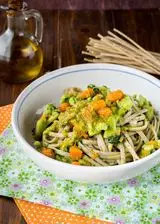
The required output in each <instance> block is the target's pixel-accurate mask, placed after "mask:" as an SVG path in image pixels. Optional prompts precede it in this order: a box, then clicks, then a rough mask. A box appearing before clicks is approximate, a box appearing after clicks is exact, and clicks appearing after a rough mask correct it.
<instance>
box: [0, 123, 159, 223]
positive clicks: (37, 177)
mask: <svg viewBox="0 0 160 224" xmlns="http://www.w3.org/2000/svg"><path fill="white" fill-rule="evenodd" d="M0 174H1V175H0V194H1V195H5V196H9V197H14V198H19V199H24V200H28V201H31V202H36V203H40V204H43V205H48V206H51V207H56V208H59V209H62V210H66V211H70V212H73V213H76V214H81V215H86V216H89V217H95V218H97V219H101V220H113V221H114V222H115V223H116V224H132V223H133V224H150V223H151V224H152V223H154V224H156V223H160V165H157V166H156V167H154V168H153V169H151V170H150V171H148V172H147V173H145V174H143V175H141V176H137V177H136V178H133V179H130V180H127V181H123V182H118V183H114V184H106V185H105V184H103V185H98V184H80V183H78V182H73V181H67V180H66V181H64V180H60V179H58V178H57V177H56V176H54V175H52V174H51V173H49V172H47V171H43V170H41V169H40V168H39V167H38V166H37V165H36V164H35V163H34V162H33V161H32V160H30V159H29V158H28V156H27V155H26V154H25V153H24V152H23V150H22V148H21V146H20V145H19V144H18V143H17V140H16V138H15V136H14V134H13V130H12V127H11V126H9V127H8V128H7V129H6V130H5V131H4V132H3V135H2V136H0Z"/></svg>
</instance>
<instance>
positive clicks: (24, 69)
mask: <svg viewBox="0 0 160 224" xmlns="http://www.w3.org/2000/svg"><path fill="white" fill-rule="evenodd" d="M13 2H14V4H12V3H13ZM15 2H16V1H15V0H13V1H12V0H11V1H9V4H8V10H7V13H6V14H7V29H6V30H5V31H4V33H2V35H1V36H0V73H1V76H2V77H3V79H4V81H6V82H10V83H23V82H26V81H29V80H32V79H34V78H36V77H37V76H38V75H39V74H40V71H41V69H42V65H43V52H42V49H41V47H40V42H41V41H42V35H43V19H42V16H41V15H40V13H39V12H38V11H37V10H33V9H31V10H26V9H21V8H20V4H17V5H16V4H15ZM17 2H18V3H19V1H17ZM31 17H33V18H34V19H35V34H32V33H28V30H27V29H26V21H27V20H28V19H30V18H31Z"/></svg>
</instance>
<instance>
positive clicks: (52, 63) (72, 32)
mask: <svg viewBox="0 0 160 224" xmlns="http://www.w3.org/2000/svg"><path fill="white" fill-rule="evenodd" d="M41 13H42V15H43V18H44V23H45V26H44V38H43V44H42V48H43V51H44V72H47V71H51V70H55V69H57V68H60V67H64V66H68V65H73V64H78V63H84V61H83V56H82V54H81V50H82V49H84V48H85V45H86V44H87V42H88V38H89V37H96V35H97V33H101V34H103V35H104V34H106V33H107V30H112V29H113V28H114V27H116V28H118V29H119V30H121V31H123V32H125V33H126V34H127V35H129V36H130V37H131V38H133V39H134V40H135V41H137V42H138V43H139V44H141V45H142V46H143V47H145V48H146V49H148V50H152V51H157V52H160V11H159V10H158V9H157V10H144V11H142V10H137V11H132V10H130V11H119V10H118V11H101V10H100V11H91V10H90V11H57V10H56V11H53V10H42V11H41ZM2 24H3V20H0V27H1V26H2ZM28 84H29V83H25V84H19V85H11V84H6V83H4V82H2V81H1V80H0V106H3V105H7V104H10V103H14V101H15V100H16V98H17V96H18V95H19V94H20V92H21V91H22V90H23V89H24V88H25V87H26V86H27V85H28ZM24 223H26V222H25V221H24V219H23V217H22V216H21V213H20V212H19V210H18V208H17V207H16V205H15V204H14V202H13V200H12V199H9V198H5V197H0V224H24ZM37 224H38V223H37Z"/></svg>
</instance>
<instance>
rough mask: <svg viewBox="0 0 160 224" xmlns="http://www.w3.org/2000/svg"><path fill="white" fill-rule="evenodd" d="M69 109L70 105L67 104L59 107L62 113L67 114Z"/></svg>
mask: <svg viewBox="0 0 160 224" xmlns="http://www.w3.org/2000/svg"><path fill="white" fill-rule="evenodd" d="M69 107H70V104H69V103H66V102H65V103H62V104H61V105H60V106H59V109H60V111H61V112H65V111H66V110H67V109H68V108H69Z"/></svg>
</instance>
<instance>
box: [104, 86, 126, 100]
mask: <svg viewBox="0 0 160 224" xmlns="http://www.w3.org/2000/svg"><path fill="white" fill-rule="evenodd" d="M123 97H124V93H123V92H122V91H121V90H119V89H118V90H116V91H113V92H110V93H108V95H107V99H108V100H109V101H111V102H115V101H117V100H121V99H122V98H123Z"/></svg>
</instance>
